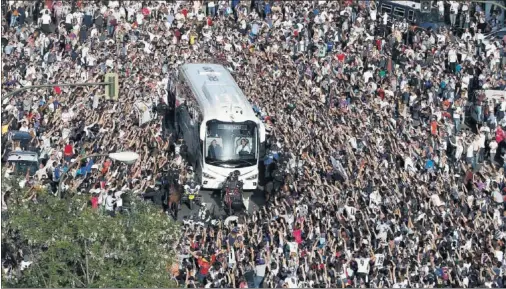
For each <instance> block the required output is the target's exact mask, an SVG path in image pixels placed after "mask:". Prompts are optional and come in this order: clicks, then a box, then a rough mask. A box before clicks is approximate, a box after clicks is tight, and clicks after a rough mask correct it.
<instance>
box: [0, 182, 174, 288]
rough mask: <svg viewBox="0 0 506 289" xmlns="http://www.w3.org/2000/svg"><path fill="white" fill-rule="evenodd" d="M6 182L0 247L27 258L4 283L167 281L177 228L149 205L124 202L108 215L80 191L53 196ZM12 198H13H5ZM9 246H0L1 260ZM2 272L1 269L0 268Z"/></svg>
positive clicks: (103, 284) (166, 284)
mask: <svg viewBox="0 0 506 289" xmlns="http://www.w3.org/2000/svg"><path fill="white" fill-rule="evenodd" d="M14 190H19V188H16V189H15V188H12V189H11V191H12V194H11V200H10V201H9V208H8V212H7V220H5V218H3V222H2V247H3V248H7V249H8V250H9V251H10V254H13V255H16V254H17V252H18V251H19V250H21V251H22V252H23V254H24V256H25V258H26V257H27V256H29V259H30V261H32V262H33V263H32V264H31V265H30V266H29V267H28V268H26V269H25V270H23V271H22V272H19V270H18V274H14V275H15V277H13V278H10V280H6V281H4V280H5V278H4V280H2V283H4V284H3V285H4V286H6V287H39V288H40V287H45V288H49V287H52V288H58V287H68V288H70V287H118V288H120V287H129V288H147V287H166V288H167V287H174V286H173V285H175V284H174V283H173V282H172V281H171V279H170V276H169V273H168V272H167V268H168V266H169V265H171V264H172V262H173V260H174V257H175V252H174V244H175V242H176V240H177V238H178V236H179V232H180V230H179V227H178V226H177V224H176V223H174V222H173V221H172V220H171V219H169V218H168V217H167V216H166V215H165V214H162V213H160V211H159V210H158V209H157V208H155V207H154V206H152V205H151V204H149V203H146V202H143V201H140V200H132V201H130V202H129V207H130V208H129V210H128V213H125V214H118V215H117V216H116V217H110V216H106V215H104V214H102V213H101V212H100V211H96V210H93V209H92V208H91V207H90V206H88V205H87V203H88V199H87V198H85V197H84V196H72V198H67V199H60V198H56V197H54V196H52V195H50V194H42V193H37V198H36V201H35V202H34V201H33V199H32V200H29V201H26V199H25V200H21V199H20V197H23V195H24V197H26V195H30V193H29V194H27V193H26V190H24V191H25V192H23V189H21V190H19V191H17V192H14ZM12 196H17V197H12ZM6 254H9V252H5V251H4V250H3V252H2V258H4V256H5V255H6ZM3 275H5V274H3Z"/></svg>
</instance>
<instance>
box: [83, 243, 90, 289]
mask: <svg viewBox="0 0 506 289" xmlns="http://www.w3.org/2000/svg"><path fill="white" fill-rule="evenodd" d="M84 254H85V255H84V256H85V261H86V283H87V284H86V287H88V286H90V274H89V266H88V243H87V242H86V240H84Z"/></svg>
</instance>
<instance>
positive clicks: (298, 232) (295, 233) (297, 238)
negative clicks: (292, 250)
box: [292, 229, 302, 244]
mask: <svg viewBox="0 0 506 289" xmlns="http://www.w3.org/2000/svg"><path fill="white" fill-rule="evenodd" d="M292 235H293V237H294V238H295V242H297V244H300V243H302V231H301V230H300V229H299V230H293V232H292Z"/></svg>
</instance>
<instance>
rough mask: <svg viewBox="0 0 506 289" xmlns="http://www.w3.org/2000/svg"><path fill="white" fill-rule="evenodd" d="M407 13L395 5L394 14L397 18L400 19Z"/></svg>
mask: <svg viewBox="0 0 506 289" xmlns="http://www.w3.org/2000/svg"><path fill="white" fill-rule="evenodd" d="M405 14H406V11H405V10H404V9H403V8H400V7H395V8H394V16H395V18H396V19H398V20H400V19H402V18H404V15H405Z"/></svg>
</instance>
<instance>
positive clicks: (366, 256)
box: [2, 0, 506, 288]
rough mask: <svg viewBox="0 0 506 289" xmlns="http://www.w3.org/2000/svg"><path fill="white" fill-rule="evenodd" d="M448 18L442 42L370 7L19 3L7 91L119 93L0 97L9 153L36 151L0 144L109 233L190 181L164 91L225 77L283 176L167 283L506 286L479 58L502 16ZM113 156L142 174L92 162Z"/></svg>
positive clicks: (204, 234)
mask: <svg viewBox="0 0 506 289" xmlns="http://www.w3.org/2000/svg"><path fill="white" fill-rule="evenodd" d="M172 2H175V3H172ZM250 2H252V3H251V4H250ZM440 2H443V1H440ZM451 2H452V3H451V5H450V7H451V11H450V12H451V13H450V14H451V15H450V16H451V17H450V21H449V22H450V25H448V26H446V27H445V26H441V27H439V28H437V29H433V30H425V29H414V28H413V26H411V25H410V23H406V21H405V20H400V21H397V20H395V19H389V16H388V15H385V14H381V13H380V12H379V11H377V7H376V4H375V2H374V1H244V0H243V1H239V0H233V1H132V2H129V1H24V2H23V1H8V3H7V5H6V7H5V8H6V10H5V11H7V12H6V13H5V14H4V15H3V16H4V17H3V18H2V63H3V67H2V85H3V87H2V92H3V93H5V92H8V91H11V90H13V89H16V88H20V87H23V86H27V85H38V84H46V83H77V82H100V81H102V79H103V75H104V74H105V73H108V72H115V73H118V74H119V75H120V77H121V79H120V85H121V93H120V97H119V99H118V101H114V100H106V99H105V98H104V96H103V88H100V87H55V88H48V89H46V88H43V89H34V90H29V91H26V92H23V93H21V94H17V95H15V96H14V97H12V98H2V144H3V145H7V146H8V147H12V148H11V150H12V151H15V150H18V149H25V145H21V144H20V143H19V142H16V141H12V142H4V140H5V139H6V136H7V135H8V133H9V132H11V131H22V132H27V133H29V134H30V135H31V138H30V141H29V146H31V147H35V148H36V149H37V150H38V152H39V154H40V155H41V157H42V158H43V160H44V161H43V164H41V165H40V167H39V168H37V169H36V172H35V174H33V171H32V174H30V173H27V174H26V177H25V178H23V180H22V182H21V183H22V185H23V186H31V187H39V188H40V187H41V186H43V185H45V186H47V187H48V190H49V191H50V192H52V193H54V194H56V193H57V192H58V188H57V187H58V182H59V181H60V178H63V182H62V183H63V186H62V188H63V189H62V191H63V193H64V194H69V193H71V192H78V193H82V194H90V198H91V204H92V206H94V207H97V208H98V207H101V208H103V209H104V210H106V211H108V212H109V213H110V214H111V215H114V214H115V211H116V210H121V208H122V207H123V202H122V198H124V196H125V195H130V196H135V195H139V196H140V195H142V194H143V193H145V192H146V191H147V190H148V189H150V188H151V189H153V188H155V187H156V186H157V185H158V181H159V180H160V179H161V178H162V176H163V175H164V172H166V171H167V170H168V168H169V167H178V168H179V169H180V173H181V174H185V168H186V166H185V163H184V160H182V159H181V157H180V156H175V154H174V153H173V150H171V147H172V144H173V141H174V139H173V137H171V135H170V134H169V133H168V132H167V131H166V130H165V127H166V126H167V125H166V123H164V118H163V116H162V114H160V115H157V113H156V112H155V110H152V108H153V107H157V106H158V105H159V104H163V102H165V101H166V97H167V91H166V89H167V83H168V81H169V77H170V76H171V75H173V74H172V73H173V72H174V71H175V70H176V69H177V68H178V67H179V66H180V65H182V64H184V63H191V62H193V63H202V62H215V63H221V64H224V65H226V66H228V67H229V68H230V69H231V70H233V71H234V76H235V78H236V81H237V82H238V84H239V86H240V87H241V88H242V89H243V91H244V93H245V94H246V95H247V97H248V98H249V100H250V101H251V103H252V104H253V105H254V109H255V110H256V111H257V112H258V115H259V117H261V118H262V120H264V121H265V122H266V124H268V127H269V129H270V149H271V151H274V150H276V151H278V152H279V154H280V158H279V159H277V160H276V161H275V162H274V164H273V165H269V166H268V170H274V171H277V173H276V174H268V176H269V179H268V180H267V181H268V184H267V185H265V186H264V189H265V191H266V192H265V194H266V198H267V199H268V201H267V205H266V207H264V208H262V209H260V210H258V211H255V212H254V213H253V214H244V215H240V216H236V217H233V218H229V219H228V220H227V222H226V224H223V225H222V226H219V227H215V226H211V225H209V226H207V225H206V226H186V228H185V230H184V234H183V236H182V237H181V241H180V243H179V244H178V247H177V248H178V250H179V253H180V254H179V261H180V262H179V263H178V264H174V266H172V267H171V270H170V272H168V274H172V275H173V277H174V279H175V280H177V282H178V284H179V285H181V286H186V287H189V288H196V287H206V288H222V287H223V288H237V287H239V288H259V287H269V288H278V287H282V288H297V287H298V288H304V287H306V288H308V287H311V288H324V287H334V288H336V287H342V288H344V287H370V288H382V287H393V288H406V287H425V288H428V287H436V286H437V287H488V288H492V287H498V288H502V287H504V286H505V284H504V283H503V281H504V280H505V279H504V278H505V276H506V261H505V260H504V252H505V248H506V247H505V244H504V242H505V238H506V234H505V231H506V224H505V221H506V220H505V217H506V214H505V209H506V207H505V203H504V202H503V200H504V196H505V193H504V192H505V191H506V190H504V188H505V186H506V184H505V181H504V177H505V172H504V168H503V166H502V164H503V155H504V148H505V146H506V140H505V138H506V135H505V132H504V130H503V125H505V124H506V117H505V111H506V100H505V99H504V97H500V98H496V99H491V98H487V96H486V95H485V94H483V93H482V92H481V91H482V90H484V89H488V90H505V88H506V73H505V72H506V70H505V67H506V46H505V44H506V39H492V40H487V42H486V43H485V42H484V41H485V40H484V39H485V38H484V34H485V33H486V32H487V31H490V30H491V29H496V28H497V26H498V23H497V21H495V18H492V19H485V17H484V14H483V12H482V9H481V8H480V7H481V6H480V5H477V4H473V3H471V2H466V1H460V2H457V1H451ZM440 7H441V6H440ZM443 10H444V9H443ZM440 11H441V9H440ZM442 14H444V11H443V12H442ZM457 14H458V15H459V17H456V16H455V15H457ZM442 18H444V17H442ZM487 20H488V22H487ZM492 20H494V21H492ZM146 111H152V114H153V115H152V116H151V114H150V113H148V116H149V117H148V119H147V120H148V121H147V122H146V123H143V122H145V118H144V115H145V114H144V112H146ZM470 114H473V115H475V117H474V118H475V120H476V123H477V124H476V127H473V126H474V124H473V126H470V125H466V118H469V117H470ZM473 123H474V122H473ZM22 147H23V148H22ZM117 151H133V152H136V153H138V154H139V155H140V158H139V159H138V160H137V162H136V163H135V164H133V165H128V164H124V163H121V162H118V161H114V160H112V159H110V158H107V157H106V156H104V157H87V156H89V155H93V154H99V155H106V154H108V153H112V152H117ZM3 153H5V150H4V151H3ZM3 158H4V156H3ZM15 171H16V168H15V167H11V166H9V167H8V168H7V171H6V172H5V177H9V176H11V175H12V174H13V173H14V172H15ZM279 174H281V175H282V177H281V178H279V177H271V175H272V176H278V175H279ZM38 193H40V190H30V193H29V194H28V195H27V196H26V197H27V199H30V200H36V198H37V194H38ZM7 207H8V198H6V196H5V195H4V192H2V209H7Z"/></svg>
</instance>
